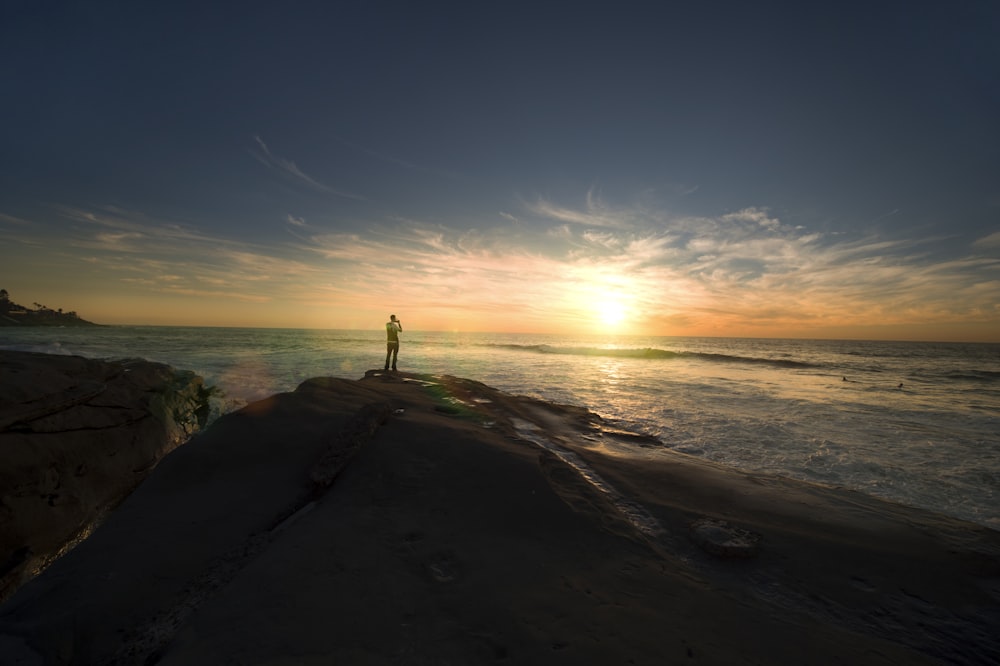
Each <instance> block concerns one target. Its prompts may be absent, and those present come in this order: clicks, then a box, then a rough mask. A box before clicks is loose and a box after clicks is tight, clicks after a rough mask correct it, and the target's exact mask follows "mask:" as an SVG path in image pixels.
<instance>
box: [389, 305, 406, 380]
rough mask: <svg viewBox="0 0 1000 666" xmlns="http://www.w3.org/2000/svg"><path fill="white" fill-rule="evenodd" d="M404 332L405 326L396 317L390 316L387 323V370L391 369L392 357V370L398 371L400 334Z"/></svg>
mask: <svg viewBox="0 0 1000 666" xmlns="http://www.w3.org/2000/svg"><path fill="white" fill-rule="evenodd" d="M402 331H403V324H402V322H400V321H399V320H398V319H396V315H389V321H387V322H386V323H385V369H386V370H388V369H389V357H390V356H391V357H392V369H393V370H395V369H396V357H397V356H399V334H400V333H402Z"/></svg>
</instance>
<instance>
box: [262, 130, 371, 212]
mask: <svg viewBox="0 0 1000 666" xmlns="http://www.w3.org/2000/svg"><path fill="white" fill-rule="evenodd" d="M253 139H254V143H255V144H256V148H251V150H250V154H251V155H253V157H254V158H255V159H256V160H257V161H258V162H260V163H261V164H263V165H265V166H267V167H269V168H272V169H275V170H277V171H279V172H281V173H282V174H284V175H286V176H288V177H291V178H292V179H293V180H295V181H296V182H299V183H302V184H305V185H307V186H308V187H310V188H312V189H314V190H319V191H320V192H326V193H328V194H333V195H336V196H338V197H344V198H347V199H356V200H359V201H362V200H364V197H362V196H360V195H358V194H354V193H351V192H346V191H344V190H339V189H336V188H333V187H330V186H329V185H327V184H325V183H321V182H320V181H318V180H317V179H315V178H313V177H312V176H310V175H309V174H307V173H305V172H304V171H302V169H300V168H299V166H298V165H297V164H296V163H295V162H293V161H291V160H288V159H285V158H283V157H279V156H277V155H275V154H273V153H272V152H271V149H270V148H268V146H267V144H266V143H264V140H263V139H262V138H261V137H260V136H254V138H253Z"/></svg>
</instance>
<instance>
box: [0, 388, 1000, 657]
mask: <svg viewBox="0 0 1000 666" xmlns="http://www.w3.org/2000/svg"><path fill="white" fill-rule="evenodd" d="M622 442H627V443H628V444H629V446H630V447H632V448H633V449H634V447H635V446H636V445H639V447H640V449H639V452H638V453H635V454H633V455H624V454H623V453H622V452H621V449H622V447H621V444H622ZM643 444H647V445H650V448H648V449H643V448H642V445H643ZM652 445H653V442H646V441H644V440H643V439H642V438H641V437H636V436H634V435H630V434H628V433H615V432H612V431H608V430H605V429H602V428H601V424H600V421H599V419H597V418H596V417H595V416H593V415H591V414H589V413H587V412H586V411H585V410H582V409H578V408H571V407H564V406H558V405H552V404H548V403H543V402H540V401H536V400H531V399H528V398H523V397H514V396H510V395H506V394H502V393H499V392H497V391H494V390H493V389H491V388H489V387H487V386H485V385H482V384H479V383H476V382H473V381H469V380H463V379H457V378H453V377H439V376H425V375H411V374H407V373H398V374H384V373H382V372H380V371H378V372H376V371H370V372H369V373H367V375H366V376H365V378H363V379H361V380H358V381H349V380H342V379H333V378H317V379H313V380H310V381H307V382H305V383H303V384H302V385H301V386H300V387H299V388H298V389H297V390H296V391H295V392H294V393H287V394H280V395H277V396H273V397H272V398H269V399H267V400H263V401H261V402H258V403H254V404H252V405H249V406H248V407H247V408H245V409H243V410H241V411H240V412H237V413H234V414H230V415H228V416H225V417H223V418H221V419H220V420H218V421H217V422H215V423H214V424H213V425H212V426H211V427H210V428H208V429H207V430H206V431H205V432H203V433H201V434H199V435H197V436H196V437H195V438H194V439H193V440H192V441H191V442H190V443H188V444H187V445H185V446H182V447H180V448H178V449H176V450H175V451H173V452H172V453H170V454H169V455H168V456H167V457H166V458H164V460H163V461H162V462H161V463H160V464H159V466H158V467H157V468H156V469H155V470H154V471H153V473H152V474H151V475H150V476H149V477H148V478H147V479H146V480H145V481H144V482H143V484H142V485H141V486H140V487H139V488H138V490H137V491H136V492H134V493H133V494H132V495H131V496H130V497H129V498H128V499H127V500H126V501H125V502H124V503H123V504H122V505H121V506H120V507H119V508H118V510H117V511H116V512H115V513H114V514H113V515H112V516H111V517H110V518H109V519H108V521H107V522H106V523H105V524H104V525H102V526H101V527H100V528H99V529H98V530H97V531H96V532H95V533H94V535H93V536H92V537H91V538H90V539H88V540H87V541H85V542H84V543H82V544H81V545H80V546H78V547H77V548H76V549H75V550H73V551H72V552H70V553H69V554H68V555H67V556H65V557H63V558H62V559H61V560H59V561H58V562H56V563H55V564H54V565H52V566H51V567H50V568H49V569H48V570H47V571H46V572H45V573H44V574H43V575H42V576H40V577H39V578H37V579H35V580H34V581H32V582H31V583H29V584H27V585H26V586H24V587H23V588H21V590H19V592H18V593H17V594H16V595H15V596H14V597H13V598H12V599H11V600H9V601H8V602H7V603H5V604H4V605H3V606H2V607H0V655H2V656H3V659H0V661H2V662H3V663H5V664H164V665H181V664H184V665H189V664H269V665H274V664H332V663H344V664H542V663H544V664H740V663H747V664H786V663H787V664H901V663H906V664H919V663H963V664H973V663H983V664H985V663H996V662H997V661H998V660H1000V638H998V637H997V635H996V631H995V629H996V627H997V626H1000V533H998V532H995V531H992V530H989V529H986V528H983V527H979V526H976V525H973V524H969V523H965V522H961V521H957V520H953V519H950V518H946V517H942V516H938V515H934V514H931V513H928V512H923V511H917V510H913V509H908V508H905V507H901V506H898V505H894V504H890V503H886V502H882V501H878V500H874V499H871V498H867V497H865V496H862V495H859V494H857V493H853V492H848V491H844V490H840V489H831V488H824V487H820V486H815V485H809V484H804V483H800V482H794V481H790V480H786V479H780V478H771V477H761V476H753V475H747V474H741V473H738V472H734V471H732V470H726V469H722V468H720V467H717V466H714V465H711V464H708V463H705V462H702V461H698V460H696V459H693V458H690V457H687V456H683V455H677V454H671V453H669V452H665V451H662V450H658V449H656V448H655V447H653V446H652Z"/></svg>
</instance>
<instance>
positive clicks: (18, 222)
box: [0, 213, 31, 226]
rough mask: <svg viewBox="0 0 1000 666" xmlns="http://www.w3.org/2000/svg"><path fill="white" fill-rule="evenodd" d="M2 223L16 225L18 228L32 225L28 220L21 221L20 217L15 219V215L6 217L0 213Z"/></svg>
mask: <svg viewBox="0 0 1000 666" xmlns="http://www.w3.org/2000/svg"><path fill="white" fill-rule="evenodd" d="M0 222H6V223H9V224H16V225H18V226H29V225H31V222H29V221H28V220H24V219H21V218H20V217H14V216H13V215H6V214H4V213H0Z"/></svg>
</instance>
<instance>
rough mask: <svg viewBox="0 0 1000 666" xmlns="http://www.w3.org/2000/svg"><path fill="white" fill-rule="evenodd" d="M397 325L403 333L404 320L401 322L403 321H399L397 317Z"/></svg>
mask: <svg viewBox="0 0 1000 666" xmlns="http://www.w3.org/2000/svg"><path fill="white" fill-rule="evenodd" d="M396 326H397V327H398V328H399V332H400V333H402V332H403V322H401V321H399V320H398V319H397V320H396Z"/></svg>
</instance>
